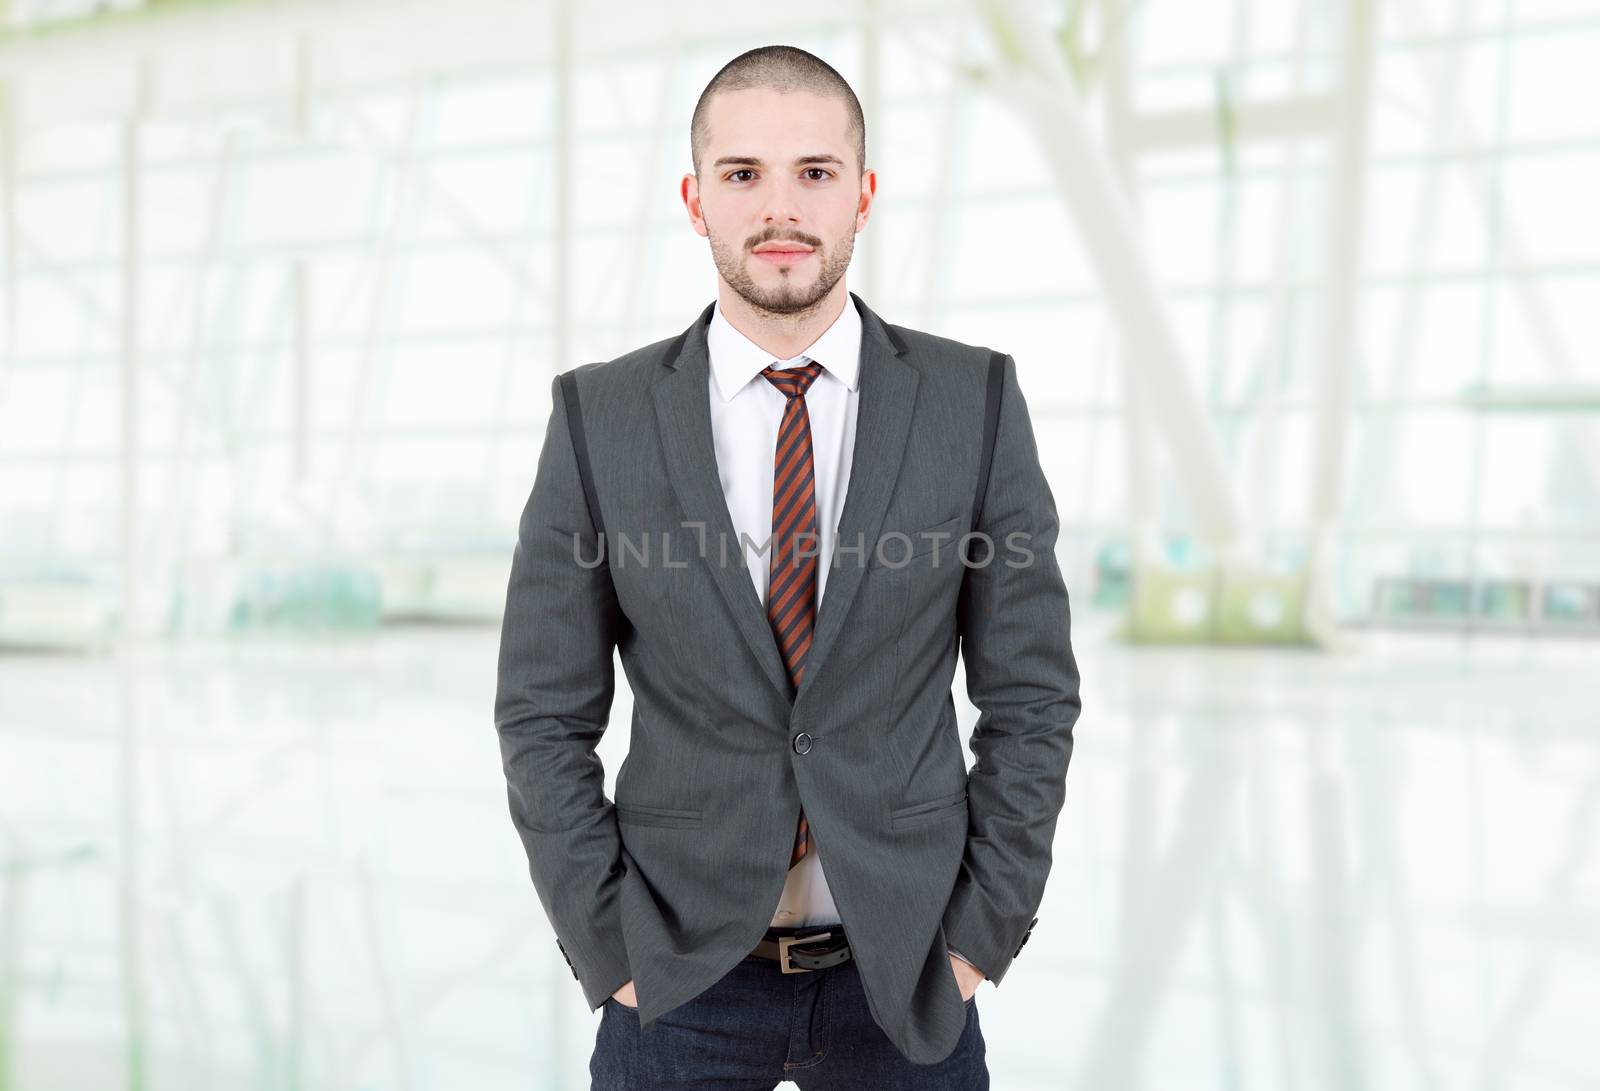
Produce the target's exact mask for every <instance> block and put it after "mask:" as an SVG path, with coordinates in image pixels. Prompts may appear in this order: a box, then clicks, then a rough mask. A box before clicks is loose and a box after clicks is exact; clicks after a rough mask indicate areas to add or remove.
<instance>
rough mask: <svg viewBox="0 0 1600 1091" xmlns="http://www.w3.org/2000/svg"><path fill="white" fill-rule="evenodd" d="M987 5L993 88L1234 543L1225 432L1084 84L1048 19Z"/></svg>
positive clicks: (1206, 503) (1176, 450) (1195, 480)
mask: <svg viewBox="0 0 1600 1091" xmlns="http://www.w3.org/2000/svg"><path fill="white" fill-rule="evenodd" d="M982 8H983V12H984V14H985V15H986V17H987V19H988V23H989V27H990V29H991V32H992V33H993V34H994V36H995V38H996V39H997V40H998V42H999V43H1000V46H1001V49H1002V51H1003V52H1004V53H1005V54H1006V65H1005V68H1004V70H1000V71H996V72H994V73H993V77H992V81H991V83H990V87H991V89H992V90H993V91H994V92H995V93H996V94H997V95H998V96H1000V97H1001V98H1002V99H1003V100H1004V101H1006V102H1008V103H1010V104H1011V105H1012V106H1013V107H1014V108H1015V109H1016V110H1017V112H1018V115H1019V116H1020V117H1021V118H1022V120H1023V121H1024V122H1025V123H1026V124H1027V125H1029V126H1030V127H1031V128H1032V129H1033V130H1034V132H1035V134H1036V136H1037V137H1038V140H1039V147H1040V151H1041V152H1042V153H1043V155H1044V157H1045V159H1046V161H1047V162H1048V164H1049V165H1050V167H1051V169H1052V171H1053V172H1054V174H1055V178H1056V183H1057V185H1058V186H1059V187H1060V189H1061V194H1062V197H1063V199H1064V200H1065V202H1066V204H1067V207H1068V209H1069V210H1070V211H1071V212H1072V214H1073V217H1074V220H1075V222H1076V224H1077V226H1078V231H1079V233H1080V237H1081V239H1082V241H1083V244H1084V247H1085V250H1086V252H1087V254H1088V256H1089V259H1090V261H1091V262H1092V263H1093V265H1094V267H1095V271H1096V272H1097V274H1098V275H1099V278H1100V282H1101V284H1102V286H1103V287H1104V289H1105V293H1106V301H1107V303H1108V304H1109V305H1110V306H1111V308H1112V311H1113V312H1114V313H1115V314H1116V316H1117V319H1118V322H1119V323H1120V325H1121V327H1122V329H1123V331H1124V335H1125V339H1127V340H1131V341H1132V342H1133V343H1134V345H1135V346H1138V345H1142V346H1143V351H1135V352H1130V353H1129V354H1128V356H1127V366H1129V367H1135V368H1138V369H1139V371H1140V378H1139V382H1140V385H1142V386H1143V388H1144V389H1145V390H1147V391H1149V392H1151V394H1152V397H1151V399H1150V409H1151V413H1152V416H1153V418H1154V419H1155V421H1156V422H1157V423H1159V424H1160V425H1161V427H1162V428H1163V429H1164V430H1165V431H1164V436H1165V439H1166V441H1167V443H1168V445H1169V447H1170V448H1171V453H1172V464H1173V469H1174V472H1175V473H1176V474H1177V476H1178V479H1179V481H1180V482H1181V484H1182V486H1183V491H1184V494H1185V497H1186V498H1187V500H1188V501H1189V503H1190V506H1191V508H1192V513H1193V517H1194V521H1195V526H1196V530H1197V532H1198V534H1199V536H1200V537H1201V538H1202V539H1203V540H1204V541H1206V542H1207V543H1208V544H1210V545H1211V546H1213V547H1214V548H1217V549H1218V550H1219V551H1230V552H1231V550H1232V549H1233V548H1234V546H1235V544H1236V543H1237V541H1238V540H1239V539H1240V537H1241V531H1242V524H1243V520H1244V515H1243V512H1242V511H1241V509H1240V506H1239V504H1238V501H1237V500H1236V498H1235V496H1234V491H1233V488H1232V485H1231V483H1230V482H1229V480H1228V474H1227V468H1226V466H1225V464H1224V462H1223V458H1222V449H1221V446H1220V444H1219V443H1218V442H1217V436H1216V431H1215V429H1213V427H1212V425H1211V421H1210V418H1209V416H1208V415H1207V414H1206V411H1205V407H1204V406H1203V405H1202V404H1201V402H1200V399H1199V397H1198V396H1197V395H1196V393H1195V390H1194V387H1193V384H1191V383H1190V381H1189V376H1188V374H1187V372H1186V371H1185V370H1184V366H1183V353H1182V350H1181V349H1180V347H1179V343H1178V338H1177V333H1176V331H1175V329H1174V327H1173V323H1172V319H1171V317H1170V316H1169V315H1168V313H1167V308H1166V303H1165V300H1164V298H1163V296H1162V293H1161V289H1160V286H1159V284H1158V282H1157V279H1156V276H1155V272H1154V270H1153V269H1152V268H1151V267H1150V262H1149V260H1148V258H1147V257H1146V255H1145V252H1144V248H1143V246H1142V245H1141V244H1140V241H1139V235H1138V232H1137V231H1136V230H1135V228H1134V226H1133V221H1132V217H1131V216H1130V214H1129V211H1128V207H1127V204H1126V202H1125V200H1124V199H1123V196H1122V194H1121V192H1120V190H1119V188H1118V186H1117V183H1116V178H1115V175H1114V174H1113V172H1112V170H1111V168H1110V167H1109V166H1108V165H1107V163H1106V161H1105V156H1104V154H1103V153H1102V151H1101V150H1100V148H1099V147H1098V146H1097V145H1096V143H1095V141H1094V139H1093V138H1092V136H1091V134H1090V132H1089V128H1088V125H1087V124H1086V116H1085V111H1084V107H1083V102H1082V99H1081V97H1080V95H1079V93H1078V88H1077V84H1076V83H1075V81H1074V79H1073V76H1072V74H1071V73H1070V72H1069V71H1068V70H1067V68H1066V65H1065V63H1064V62H1063V61H1062V59H1061V56H1060V54H1059V53H1058V52H1057V51H1056V48H1055V46H1054V38H1053V36H1052V35H1051V34H1050V32H1049V30H1048V28H1046V27H1043V26H1040V25H1039V24H1038V22H1037V20H1036V19H1035V18H1034V16H1033V15H1032V13H1031V12H1030V11H1029V10H1028V9H1026V8H1025V7H1024V6H1023V5H1022V4H1020V3H1018V2H1016V0H984V3H983V5H982Z"/></svg>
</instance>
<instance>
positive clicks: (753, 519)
mask: <svg viewBox="0 0 1600 1091" xmlns="http://www.w3.org/2000/svg"><path fill="white" fill-rule="evenodd" d="M706 350H707V352H708V353H709V354H710V357H711V383H710V387H711V389H710V397H711V437H712V445H713V446H714V447H715V448H716V452H717V473H718V476H719V477H720V478H721V479H722V494H723V496H724V497H725V498H726V499H727V501H728V514H729V515H730V516H732V517H733V529H734V533H735V534H737V535H739V544H740V546H741V548H742V549H743V553H744V559H745V565H746V567H748V568H749V570H750V579H751V580H752V581H753V582H754V583H755V587H756V594H757V596H759V597H760V599H761V604H762V605H763V606H765V605H766V602H767V575H768V568H769V566H770V563H771V555H770V553H763V552H761V551H759V550H758V549H757V548H753V547H748V546H744V545H743V542H744V539H745V538H747V537H748V538H749V540H750V541H751V542H753V543H755V545H756V546H762V545H765V544H766V542H767V540H768V539H769V538H771V537H772V472H773V466H772V462H773V458H774V456H775V454H776V450H777V445H778V423H779V422H780V421H781V420H782V419H783V406H784V397H783V395H782V394H781V393H780V392H779V391H778V388H777V387H775V386H773V385H772V384H771V383H769V382H768V381H767V380H766V379H763V378H762V377H761V371H762V369H764V368H767V367H779V368H790V367H799V366H801V365H803V364H806V363H808V362H810V361H812V360H815V361H816V362H817V363H819V364H821V365H822V374H821V375H818V376H817V378H816V381H815V382H813V383H812V384H811V388H810V389H809V390H807V391H806V414H807V416H808V417H809V418H810V420H811V455H812V462H811V472H812V477H813V478H814V487H815V490H816V501H817V537H818V542H817V548H818V553H817V559H818V563H817V600H816V601H817V605H819V606H820V605H821V603H822V594H823V591H824V589H825V588H826V586H827V580H828V568H829V567H830V566H829V565H828V564H826V563H825V561H826V558H828V557H829V556H831V555H832V553H833V540H834V536H835V535H836V534H837V532H838V527H839V513H840V512H841V511H843V510H844V495H845V490H846V488H847V486H848V485H849V483H850V456H851V453H852V451H853V450H854V446H855V436H856V404H857V401H858V389H859V386H860V383H859V381H858V380H859V375H860V365H861V315H860V313H859V312H858V311H857V310H856V305H855V303H854V302H853V301H852V300H851V299H850V298H849V297H848V296H847V297H845V301H844V307H843V309H841V310H840V312H839V317H838V318H836V319H834V321H833V324H832V325H830V326H829V327H828V328H827V329H826V330H824V331H823V332H822V333H821V335H820V336H818V337H817V339H816V340H815V341H813V342H812V343H811V344H810V345H809V346H807V348H806V350H805V351H804V352H803V353H801V354H800V355H798V356H794V357H791V358H790V359H787V360H779V359H777V358H775V357H774V356H773V355H772V354H771V353H769V352H767V351H766V350H765V349H763V348H762V347H761V346H759V345H757V344H756V343H755V342H754V341H752V340H750V339H749V338H748V337H746V336H745V335H744V334H742V333H740V332H739V331H738V330H736V329H734V328H733V324H732V323H730V322H729V321H728V320H727V318H726V317H724V315H723V313H722V305H721V304H720V303H718V304H717V306H716V307H715V308H714V309H713V310H712V314H711V326H710V328H709V329H708V330H707V331H706ZM772 923H773V924H774V925H780V926H810V925H815V924H838V923H839V910H838V909H837V908H836V907H835V906H834V904H833V896H832V895H831V894H830V893H829V892H828V880H827V877H826V876H825V875H824V874H823V871H822V857H821V853H820V849H819V846H818V844H817V831H816V828H815V827H812V829H811V848H810V851H808V852H807V853H806V854H805V856H803V857H801V859H800V862H799V863H798V864H796V865H795V866H794V867H792V868H790V869H789V878H788V880H787V881H786V882H785V883H784V886H783V895H782V896H781V897H780V898H779V899H778V905H777V908H776V910H775V911H774V912H773V915H772Z"/></svg>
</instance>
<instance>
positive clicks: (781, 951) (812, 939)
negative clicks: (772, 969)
mask: <svg viewBox="0 0 1600 1091" xmlns="http://www.w3.org/2000/svg"><path fill="white" fill-rule="evenodd" d="M831 935H833V933H832V932H818V933H817V934H816V935H814V936H779V937H778V969H780V970H782V971H783V972H784V973H786V974H809V973H810V972H811V971H812V967H810V966H790V965H789V948H791V947H793V946H794V945H795V944H797V943H816V942H817V941H818V940H824V939H827V938H828V937H829V936H831Z"/></svg>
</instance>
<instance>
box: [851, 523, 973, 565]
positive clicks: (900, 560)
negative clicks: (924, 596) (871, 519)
mask: <svg viewBox="0 0 1600 1091" xmlns="http://www.w3.org/2000/svg"><path fill="white" fill-rule="evenodd" d="M966 518H967V517H966V515H965V514H964V513H963V514H956V515H952V516H950V518H948V519H942V520H940V521H939V522H937V523H933V524H931V525H929V526H925V527H923V528H921V529H920V530H911V531H905V530H899V531H897V530H885V531H880V532H879V534H878V546H877V548H875V549H874V550H873V551H872V553H871V554H870V555H869V557H868V561H867V567H869V568H882V569H886V570H887V571H890V572H895V571H898V570H899V569H901V568H904V567H905V566H906V565H907V564H909V563H910V562H912V561H915V560H917V559H918V558H919V557H926V556H927V555H928V554H929V553H932V552H933V551H934V550H943V549H946V548H948V547H949V546H950V544H951V543H952V542H954V541H956V539H958V538H960V537H961V531H962V527H963V526H964V525H965V523H966Z"/></svg>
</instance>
